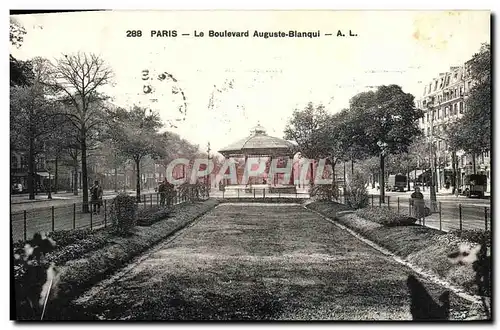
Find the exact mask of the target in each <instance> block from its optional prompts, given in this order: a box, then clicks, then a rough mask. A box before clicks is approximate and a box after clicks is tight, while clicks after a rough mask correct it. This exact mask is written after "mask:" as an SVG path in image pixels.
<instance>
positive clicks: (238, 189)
mask: <svg viewBox="0 0 500 330" xmlns="http://www.w3.org/2000/svg"><path fill="white" fill-rule="evenodd" d="M236 191H237V192H238V199H239V198H240V188H237V189H236Z"/></svg>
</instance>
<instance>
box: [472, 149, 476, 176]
mask: <svg viewBox="0 0 500 330" xmlns="http://www.w3.org/2000/svg"><path fill="white" fill-rule="evenodd" d="M472 171H473V172H472V173H474V174H476V153H475V152H473V153H472Z"/></svg>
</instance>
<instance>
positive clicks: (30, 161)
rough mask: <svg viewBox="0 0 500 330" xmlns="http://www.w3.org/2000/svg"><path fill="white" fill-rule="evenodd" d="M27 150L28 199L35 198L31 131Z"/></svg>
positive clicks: (33, 145)
mask: <svg viewBox="0 0 500 330" xmlns="http://www.w3.org/2000/svg"><path fill="white" fill-rule="evenodd" d="M29 134H30V137H29V150H28V193H29V199H35V189H36V187H35V141H34V140H35V139H34V138H33V135H32V134H31V132H30V133H29Z"/></svg>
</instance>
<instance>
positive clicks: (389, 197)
mask: <svg viewBox="0 0 500 330" xmlns="http://www.w3.org/2000/svg"><path fill="white" fill-rule="evenodd" d="M387 208H388V209H390V208H391V196H387Z"/></svg>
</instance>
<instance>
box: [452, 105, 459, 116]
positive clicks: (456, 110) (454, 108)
mask: <svg viewBox="0 0 500 330" xmlns="http://www.w3.org/2000/svg"><path fill="white" fill-rule="evenodd" d="M453 114H454V115H457V114H458V108H457V104H456V103H455V104H454V105H453Z"/></svg>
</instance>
